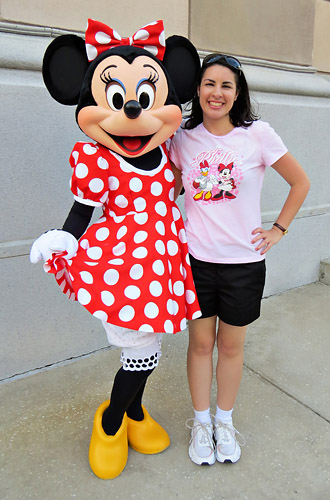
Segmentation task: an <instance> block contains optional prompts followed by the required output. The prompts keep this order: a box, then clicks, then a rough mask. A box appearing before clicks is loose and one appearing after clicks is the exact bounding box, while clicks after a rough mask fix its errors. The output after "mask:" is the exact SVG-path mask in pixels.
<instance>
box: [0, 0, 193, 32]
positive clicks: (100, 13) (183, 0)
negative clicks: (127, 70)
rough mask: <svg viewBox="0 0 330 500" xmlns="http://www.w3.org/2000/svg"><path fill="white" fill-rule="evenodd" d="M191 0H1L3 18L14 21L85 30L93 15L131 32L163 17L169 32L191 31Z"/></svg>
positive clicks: (119, 30) (106, 22)
mask: <svg viewBox="0 0 330 500" xmlns="http://www.w3.org/2000/svg"><path fill="white" fill-rule="evenodd" d="M188 4H189V0H166V2H164V0H153V1H152V2H150V1H149V0H120V1H118V0H96V1H94V2H91V0H28V1H24V0H1V1H0V19H1V20H2V21H9V22H13V23H26V24H32V25H40V26H50V27H54V28H62V29H67V30H77V31H84V30H85V28H86V23H87V19H88V18H89V17H90V18H93V19H97V20H98V21H102V22H104V23H105V24H108V25H109V26H111V27H113V28H115V29H116V30H117V31H118V33H119V34H120V35H122V36H130V35H132V34H133V33H134V32H135V31H136V30H137V29H139V28H140V27H141V26H143V25H144V24H147V23H149V22H151V21H155V20H157V19H163V21H164V25H165V29H166V36H168V35H173V34H178V35H184V36H187V35H188V10H189V9H188Z"/></svg>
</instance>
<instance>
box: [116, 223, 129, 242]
mask: <svg viewBox="0 0 330 500" xmlns="http://www.w3.org/2000/svg"><path fill="white" fill-rule="evenodd" d="M125 234H127V227H126V226H122V227H121V228H120V229H118V232H117V240H120V239H121V238H122V237H123V236H125Z"/></svg>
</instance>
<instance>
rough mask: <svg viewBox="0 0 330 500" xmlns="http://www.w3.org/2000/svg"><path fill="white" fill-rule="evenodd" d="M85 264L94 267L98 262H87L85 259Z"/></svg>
mask: <svg viewBox="0 0 330 500" xmlns="http://www.w3.org/2000/svg"><path fill="white" fill-rule="evenodd" d="M85 264H86V266H89V267H94V266H97V265H98V262H88V261H87V260H85Z"/></svg>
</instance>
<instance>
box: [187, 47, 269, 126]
mask: <svg viewBox="0 0 330 500" xmlns="http://www.w3.org/2000/svg"><path fill="white" fill-rule="evenodd" d="M228 61H229V62H228ZM231 61H233V62H235V63H236V62H237V63H238V64H235V65H233V64H231ZM215 64H218V65H220V66H225V67H226V68H229V69H230V70H231V71H232V72H233V73H234V75H235V82H236V87H237V91H238V96H237V99H236V101H235V102H234V105H233V107H232V109H231V110H230V112H229V118H230V121H231V123H232V124H233V125H234V127H249V126H250V125H251V124H252V122H254V121H256V120H258V119H259V116H258V115H257V114H256V113H255V112H254V111H253V109H252V105H251V100H250V93H249V87H248V84H247V81H246V79H245V76H244V73H243V71H242V69H241V66H240V62H239V61H238V60H237V59H235V58H232V57H230V56H224V55H222V54H211V55H209V56H207V57H206V58H205V59H204V61H203V64H202V67H201V69H200V72H199V77H198V80H197V84H196V87H195V91H194V96H193V98H192V100H191V101H190V106H189V108H188V109H189V111H190V113H189V116H188V120H187V121H186V123H185V124H184V128H186V129H193V128H195V127H197V125H199V124H200V123H202V122H203V111H202V108H201V105H200V102H199V96H198V94H197V90H198V87H199V86H200V84H201V81H202V79H203V76H204V73H205V71H206V70H207V68H210V67H211V66H214V65H215Z"/></svg>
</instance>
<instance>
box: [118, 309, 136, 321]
mask: <svg viewBox="0 0 330 500" xmlns="http://www.w3.org/2000/svg"><path fill="white" fill-rule="evenodd" d="M134 316H135V311H134V309H133V307H132V306H124V307H123V308H122V309H121V310H120V311H119V319H121V321H125V322H127V321H131V320H132V319H133V318H134Z"/></svg>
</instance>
